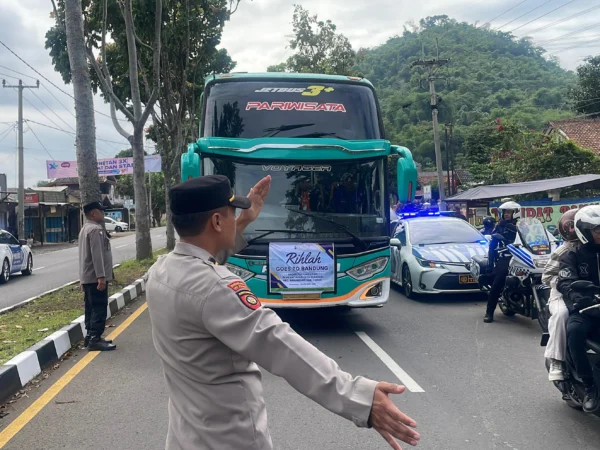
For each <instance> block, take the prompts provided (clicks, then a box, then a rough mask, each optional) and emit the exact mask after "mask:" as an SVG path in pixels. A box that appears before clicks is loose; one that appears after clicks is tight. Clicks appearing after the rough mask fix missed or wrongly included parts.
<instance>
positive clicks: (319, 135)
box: [294, 132, 348, 141]
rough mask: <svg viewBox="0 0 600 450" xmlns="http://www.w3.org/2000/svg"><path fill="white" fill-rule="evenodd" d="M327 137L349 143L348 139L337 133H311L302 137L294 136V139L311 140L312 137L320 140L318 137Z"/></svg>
mask: <svg viewBox="0 0 600 450" xmlns="http://www.w3.org/2000/svg"><path fill="white" fill-rule="evenodd" d="M326 136H331V137H334V138H336V139H341V140H343V141H347V140H348V139H346V138H343V137H341V136H338V135H337V134H335V133H319V132H315V133H309V134H301V135H300V136H294V137H297V138H311V137H315V138H318V137H326Z"/></svg>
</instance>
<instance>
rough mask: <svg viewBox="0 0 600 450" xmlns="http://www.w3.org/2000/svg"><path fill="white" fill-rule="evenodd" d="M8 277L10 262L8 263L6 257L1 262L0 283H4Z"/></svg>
mask: <svg viewBox="0 0 600 450" xmlns="http://www.w3.org/2000/svg"><path fill="white" fill-rule="evenodd" d="M9 278H10V264H9V263H8V259H5V260H4V262H3V263H2V271H1V272H0V284H4V283H6V282H8V279H9Z"/></svg>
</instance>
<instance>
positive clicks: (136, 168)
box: [131, 124, 152, 260]
mask: <svg viewBox="0 0 600 450" xmlns="http://www.w3.org/2000/svg"><path fill="white" fill-rule="evenodd" d="M143 133H144V124H142V125H141V126H138V127H135V129H134V132H133V136H132V139H131V147H132V148H133V192H134V193H135V244H136V249H135V256H136V258H137V259H138V260H141V259H148V258H152V239H151V237H150V214H149V213H148V196H147V195H146V186H145V176H144V173H145V167H144V140H143Z"/></svg>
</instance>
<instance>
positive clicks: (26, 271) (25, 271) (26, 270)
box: [21, 254, 33, 275]
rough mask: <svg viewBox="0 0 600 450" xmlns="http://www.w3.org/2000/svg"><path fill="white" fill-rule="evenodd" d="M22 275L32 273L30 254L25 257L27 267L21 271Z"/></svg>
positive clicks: (31, 257)
mask: <svg viewBox="0 0 600 450" xmlns="http://www.w3.org/2000/svg"><path fill="white" fill-rule="evenodd" d="M21 273H22V274H23V275H31V274H32V273H33V256H31V254H30V255H29V257H28V258H27V268H26V269H25V270H23V271H21Z"/></svg>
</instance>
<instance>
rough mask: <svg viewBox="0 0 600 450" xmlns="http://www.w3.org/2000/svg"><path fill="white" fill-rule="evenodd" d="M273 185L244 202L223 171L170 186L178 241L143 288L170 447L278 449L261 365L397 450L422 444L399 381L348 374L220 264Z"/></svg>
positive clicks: (263, 184) (239, 244)
mask: <svg viewBox="0 0 600 450" xmlns="http://www.w3.org/2000/svg"><path fill="white" fill-rule="evenodd" d="M270 181H271V180H270V177H266V178H264V179H263V180H261V181H260V182H259V183H258V184H257V185H256V186H255V187H254V188H253V189H252V190H251V191H250V194H249V195H248V197H247V198H238V197H236V196H235V195H233V193H232V190H231V185H230V183H229V180H228V179H227V178H226V177H224V176H205V177H200V178H195V179H192V180H189V181H186V182H184V183H182V184H180V185H178V186H175V187H174V188H172V189H171V191H170V192H169V197H170V203H171V211H172V213H173V224H174V226H175V229H176V230H177V233H178V234H179V236H180V242H178V243H177V245H176V246H175V250H173V252H171V253H170V254H168V255H167V256H164V257H162V258H160V259H159V260H158V261H157V262H156V264H155V265H154V266H153V267H152V269H151V270H150V273H149V278H148V285H147V291H146V298H147V301H148V308H149V311H150V317H151V320H152V334H153V340H154V345H155V347H156V350H157V352H158V354H159V356H160V357H161V359H162V362H163V368H164V374H165V379H166V383H167V390H168V393H169V405H168V409H169V429H168V435H167V443H166V448H167V450H204V449H211V450H225V449H227V450H235V449H240V450H249V449H256V450H269V449H272V448H273V444H272V442H271V436H270V434H269V428H268V424H267V411H266V407H265V402H264V398H263V388H262V383H261V372H260V369H259V368H258V365H257V364H259V365H260V366H262V367H264V368H265V369H266V370H268V371H269V372H271V373H273V374H275V375H278V376H281V377H283V378H285V379H286V380H287V382H288V383H290V384H291V385H292V386H293V387H294V388H295V389H296V390H298V391H299V392H301V393H302V394H304V395H306V396H307V397H309V398H310V399H312V400H314V401H315V402H317V403H319V404H320V405H322V406H323V407H325V408H327V409H328V410H330V411H331V412H334V413H336V414H338V415H340V416H342V417H345V418H346V419H348V420H352V421H353V422H354V424H355V425H357V426H359V427H373V428H375V429H376V430H377V431H378V432H379V433H380V434H381V435H382V436H383V437H384V439H385V440H386V441H387V442H388V443H389V445H390V446H391V447H392V448H394V449H400V446H399V444H398V442H397V441H396V439H400V440H402V441H404V442H407V443H409V444H411V445H416V444H417V442H418V440H419V439H420V436H419V434H418V433H417V432H416V431H414V430H413V429H412V428H414V427H416V423H415V422H414V421H413V420H412V419H411V418H410V417H407V416H406V415H404V414H403V413H401V412H400V411H399V410H398V409H397V408H396V406H395V405H394V404H393V403H392V401H391V400H390V398H389V397H388V394H401V393H402V392H404V389H405V388H404V387H403V386H398V385H394V384H389V383H378V382H376V381H372V380H369V379H366V378H363V377H352V376H351V375H350V374H348V373H346V372H343V371H342V370H341V369H340V368H339V367H338V365H337V363H336V362H335V361H333V360H332V359H331V358H329V357H327V356H326V355H324V354H323V353H321V352H320V351H319V350H318V349H316V348H315V347H314V346H312V345H311V344H309V343H308V342H307V341H305V340H304V339H303V338H302V337H301V336H299V335H298V334H296V333H295V332H294V331H293V330H292V329H291V328H290V326H289V325H288V324H287V323H284V322H282V321H281V319H280V318H279V317H278V316H277V314H275V313H274V312H273V311H272V310H271V309H269V308H264V307H262V306H261V303H260V300H259V299H258V298H257V297H256V296H255V295H254V294H253V293H252V292H251V291H250V290H249V289H248V287H247V286H246V284H245V283H244V282H243V281H242V280H241V279H240V278H238V277H237V276H236V275H234V274H233V273H231V272H230V271H229V270H228V269H227V268H226V267H224V266H222V265H221V264H222V263H224V262H225V260H226V258H227V256H228V255H229V254H231V252H232V251H239V250H240V249H241V248H243V246H244V242H243V238H242V237H241V233H242V231H243V230H244V228H245V226H247V225H248V224H249V223H250V222H252V221H253V220H255V219H256V217H257V216H258V213H259V212H260V209H261V207H262V203H263V201H264V199H265V197H266V195H267V193H268V190H269V187H270ZM236 208H239V209H242V212H241V213H240V215H239V216H238V218H237V220H236V217H235V210H236Z"/></svg>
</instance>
